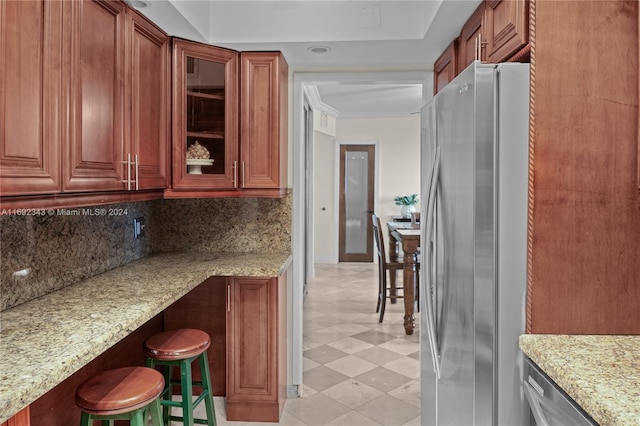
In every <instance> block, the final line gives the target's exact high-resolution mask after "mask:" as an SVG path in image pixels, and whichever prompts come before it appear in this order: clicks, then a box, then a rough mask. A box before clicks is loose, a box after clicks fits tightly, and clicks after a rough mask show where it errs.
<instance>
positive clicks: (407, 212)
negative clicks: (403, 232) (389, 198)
mask: <svg viewBox="0 0 640 426" xmlns="http://www.w3.org/2000/svg"><path fill="white" fill-rule="evenodd" d="M415 211H416V206H415V205H414V204H410V205H406V204H405V205H403V206H402V207H401V208H400V216H402V217H403V218H405V219H411V213H413V212H415Z"/></svg>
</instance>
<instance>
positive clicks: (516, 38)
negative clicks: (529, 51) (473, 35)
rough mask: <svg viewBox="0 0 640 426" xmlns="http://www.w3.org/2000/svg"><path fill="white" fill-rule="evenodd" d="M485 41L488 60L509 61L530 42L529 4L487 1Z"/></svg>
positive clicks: (519, 0) (525, 2)
mask: <svg viewBox="0 0 640 426" xmlns="http://www.w3.org/2000/svg"><path fill="white" fill-rule="evenodd" d="M485 3H486V7H485V22H484V30H483V33H484V39H485V41H486V43H487V44H486V55H485V57H486V60H487V61H488V62H490V63H498V62H503V61H505V60H507V59H508V58H509V57H511V56H512V55H513V54H515V53H516V52H518V51H519V50H520V49H522V48H523V47H524V46H526V45H527V43H528V42H529V2H528V1H526V0H485Z"/></svg>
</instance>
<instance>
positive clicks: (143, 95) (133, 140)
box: [125, 9, 171, 189]
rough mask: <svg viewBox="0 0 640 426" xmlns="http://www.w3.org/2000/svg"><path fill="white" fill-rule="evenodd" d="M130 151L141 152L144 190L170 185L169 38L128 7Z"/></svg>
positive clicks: (140, 177) (139, 177)
mask: <svg viewBox="0 0 640 426" xmlns="http://www.w3.org/2000/svg"><path fill="white" fill-rule="evenodd" d="M127 17H128V19H127V32H126V35H127V49H126V53H127V55H126V59H125V64H126V66H125V69H126V70H127V81H126V87H125V94H126V100H127V103H128V105H127V109H126V111H127V114H126V117H125V123H126V125H127V129H126V138H127V139H128V140H127V143H126V146H127V147H128V149H127V154H131V155H133V156H134V159H135V156H136V155H137V167H136V171H137V174H136V175H135V179H136V180H137V181H138V186H139V188H140V189H150V188H166V187H167V184H168V181H167V178H168V163H169V135H170V127H169V126H170V121H169V118H170V116H169V114H170V108H169V93H170V90H171V89H170V81H169V38H168V37H167V35H166V34H164V33H163V32H162V31H160V30H159V29H158V28H156V27H155V26H153V25H152V24H151V23H150V22H149V21H148V20H146V19H145V18H144V17H142V16H140V15H139V14H138V13H137V12H135V11H133V10H131V9H129V10H127Z"/></svg>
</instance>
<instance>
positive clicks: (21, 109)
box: [0, 1, 64, 196]
mask: <svg viewBox="0 0 640 426" xmlns="http://www.w3.org/2000/svg"><path fill="white" fill-rule="evenodd" d="M61 9H62V2H41V1H1V2H0V63H1V64H2V65H1V66H0V195H2V196H8V195H21V194H42V193H56V192H60V190H61V174H60V144H61V140H62V130H63V127H64V126H63V123H62V118H63V117H62V115H63V103H62V99H63V96H62V93H63V83H62V78H63V74H62V72H61V62H62V57H61V53H60V52H61V50H62V46H63V41H62V20H61V19H60V18H59V17H60V13H61Z"/></svg>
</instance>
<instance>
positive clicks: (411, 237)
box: [387, 221, 420, 335]
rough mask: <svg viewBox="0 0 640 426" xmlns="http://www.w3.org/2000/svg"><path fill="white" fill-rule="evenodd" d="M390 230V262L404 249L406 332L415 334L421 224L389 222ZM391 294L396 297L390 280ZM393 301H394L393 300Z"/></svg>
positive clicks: (393, 285)
mask: <svg viewBox="0 0 640 426" xmlns="http://www.w3.org/2000/svg"><path fill="white" fill-rule="evenodd" d="M387 229H388V230H389V260H390V261H392V262H397V261H400V259H398V257H399V256H398V247H401V248H402V262H403V263H404V266H403V269H402V273H403V274H402V286H403V291H404V293H403V295H404V298H403V301H404V331H405V334H408V335H411V334H413V330H414V329H415V318H414V310H415V300H416V286H417V284H418V252H419V248H420V224H414V223H412V222H396V221H392V222H387ZM390 284H391V290H390V291H391V294H392V295H395V291H396V288H395V279H391V280H390ZM392 300H393V299H392Z"/></svg>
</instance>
